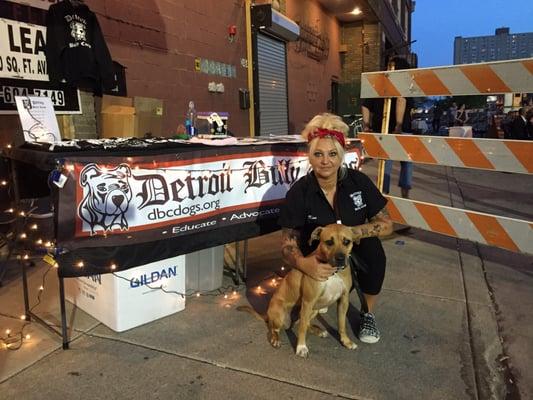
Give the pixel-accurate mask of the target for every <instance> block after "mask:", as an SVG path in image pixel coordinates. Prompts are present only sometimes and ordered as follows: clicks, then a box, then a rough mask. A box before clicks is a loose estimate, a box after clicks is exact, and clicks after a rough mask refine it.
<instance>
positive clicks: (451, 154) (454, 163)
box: [358, 133, 533, 174]
mask: <svg viewBox="0 0 533 400" xmlns="http://www.w3.org/2000/svg"><path fill="white" fill-rule="evenodd" d="M358 137H359V138H361V140H362V142H363V147H364V148H365V150H366V153H367V154H368V156H370V157H373V158H383V159H391V160H399V161H412V162H416V163H422V164H435V165H442V166H449V167H463V168H476V169H488V170H494V171H502V172H517V173H522V174H531V173H533V141H527V140H497V139H471V138H454V137H441V136H418V135H392V134H388V135H384V134H381V133H360V134H359V135H358Z"/></svg>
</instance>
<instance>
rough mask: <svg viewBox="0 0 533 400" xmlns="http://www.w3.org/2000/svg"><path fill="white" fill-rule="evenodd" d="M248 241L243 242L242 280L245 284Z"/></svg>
mask: <svg viewBox="0 0 533 400" xmlns="http://www.w3.org/2000/svg"><path fill="white" fill-rule="evenodd" d="M247 259H248V239H245V240H244V254H243V257H242V279H243V281H244V282H246V278H247V275H248V263H247Z"/></svg>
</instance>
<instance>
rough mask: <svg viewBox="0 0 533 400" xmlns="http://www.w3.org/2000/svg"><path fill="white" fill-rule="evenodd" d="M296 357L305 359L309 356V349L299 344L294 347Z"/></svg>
mask: <svg viewBox="0 0 533 400" xmlns="http://www.w3.org/2000/svg"><path fill="white" fill-rule="evenodd" d="M296 355H297V356H300V357H303V358H307V357H308V356H309V349H308V348H307V346H306V345H305V344H304V345H301V344H300V345H298V346H296Z"/></svg>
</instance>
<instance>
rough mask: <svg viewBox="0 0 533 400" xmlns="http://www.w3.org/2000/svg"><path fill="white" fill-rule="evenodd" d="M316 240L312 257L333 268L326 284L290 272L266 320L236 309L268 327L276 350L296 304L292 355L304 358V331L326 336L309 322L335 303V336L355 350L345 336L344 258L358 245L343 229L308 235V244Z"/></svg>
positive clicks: (332, 226) (349, 283)
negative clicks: (297, 312) (295, 338)
mask: <svg viewBox="0 0 533 400" xmlns="http://www.w3.org/2000/svg"><path fill="white" fill-rule="evenodd" d="M315 240H320V243H319V245H318V247H317V249H316V250H315V251H314V253H313V254H315V255H316V257H317V258H318V259H319V260H320V261H322V262H324V263H328V264H330V265H332V266H334V267H336V268H337V272H336V273H335V274H334V275H333V276H331V277H330V278H329V279H328V280H327V281H323V282H320V281H317V280H315V279H313V278H311V277H309V276H307V275H305V274H304V273H302V272H300V271H299V270H297V269H292V270H291V271H290V272H289V273H288V274H287V275H286V276H285V278H284V279H283V280H282V281H281V284H280V286H279V287H278V289H277V290H276V292H275V293H274V295H273V296H272V299H271V300H270V304H269V306H268V311H267V315H266V316H262V315H260V314H259V313H257V312H256V311H255V310H254V309H253V308H251V307H249V306H241V307H238V308H237V309H238V310H240V311H247V312H250V313H251V314H253V315H255V316H256V317H258V318H260V319H262V320H264V321H265V322H266V323H267V325H268V340H269V342H270V344H271V345H272V346H274V347H276V348H278V347H280V346H281V343H280V338H279V333H280V330H281V329H282V328H285V329H287V328H288V327H289V325H290V312H291V310H292V308H293V307H294V306H295V305H296V304H297V303H300V305H301V309H300V320H299V321H300V322H299V327H298V343H297V346H296V354H297V355H299V356H300V357H307V356H308V355H309V349H308V348H307V345H306V341H305V340H306V335H307V330H308V329H309V328H310V329H311V332H313V333H315V334H316V335H318V336H320V337H326V336H327V332H326V331H325V330H323V329H321V328H319V327H318V326H316V325H311V321H312V320H313V319H314V318H315V317H316V315H317V314H318V311H319V310H320V309H323V308H326V307H328V306H330V305H331V304H333V303H334V302H335V301H336V302H337V318H338V327H339V335H340V339H341V342H342V344H343V345H344V347H346V348H348V349H351V350H353V349H355V348H357V345H356V344H355V343H354V342H352V341H351V340H350V338H349V337H348V335H347V334H346V313H347V311H348V304H349V292H350V288H351V286H352V275H351V273H350V265H349V261H348V257H349V255H350V252H351V251H352V246H353V242H354V241H355V242H356V243H358V242H359V237H354V234H353V233H352V230H351V229H350V228H349V227H347V226H344V225H340V224H330V225H327V226H325V227H319V228H316V229H315V230H314V231H313V233H312V234H311V238H310V239H309V242H313V241H315Z"/></svg>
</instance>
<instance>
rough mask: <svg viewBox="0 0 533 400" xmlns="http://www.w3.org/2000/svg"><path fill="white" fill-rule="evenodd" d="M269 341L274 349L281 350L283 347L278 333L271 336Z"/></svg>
mask: <svg viewBox="0 0 533 400" xmlns="http://www.w3.org/2000/svg"><path fill="white" fill-rule="evenodd" d="M268 341H269V342H270V344H271V345H272V347H274V348H276V349H279V348H280V347H281V340H279V335H278V334H277V333H273V334H269V335H268Z"/></svg>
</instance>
